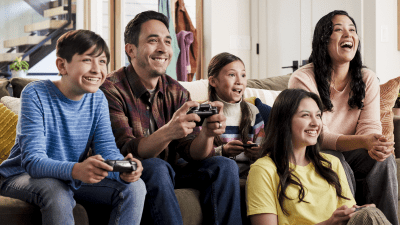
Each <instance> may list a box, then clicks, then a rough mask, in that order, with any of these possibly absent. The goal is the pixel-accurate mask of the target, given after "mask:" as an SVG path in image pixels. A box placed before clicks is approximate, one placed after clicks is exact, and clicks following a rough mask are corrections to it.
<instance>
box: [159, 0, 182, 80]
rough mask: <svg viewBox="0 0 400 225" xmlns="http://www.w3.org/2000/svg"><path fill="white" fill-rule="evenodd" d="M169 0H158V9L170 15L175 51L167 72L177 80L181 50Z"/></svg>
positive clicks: (170, 27)
mask: <svg viewBox="0 0 400 225" xmlns="http://www.w3.org/2000/svg"><path fill="white" fill-rule="evenodd" d="M169 2H170V0H159V1H158V11H159V12H160V13H162V14H164V15H165V16H167V17H168V20H169V33H170V35H171V38H172V43H171V44H172V50H173V51H174V55H173V56H172V59H171V62H170V63H169V66H168V67H167V71H166V72H165V73H166V74H167V75H169V76H170V77H172V78H174V79H175V80H176V79H177V76H176V64H177V62H178V56H179V53H180V50H179V46H178V41H177V39H176V33H175V26H174V22H173V20H172V18H171V6H170V3H169Z"/></svg>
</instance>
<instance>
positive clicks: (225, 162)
mask: <svg viewBox="0 0 400 225" xmlns="http://www.w3.org/2000/svg"><path fill="white" fill-rule="evenodd" d="M210 159H211V160H213V163H214V164H215V165H217V168H218V170H219V171H220V173H222V174H224V175H226V176H239V167H238V165H237V164H236V162H235V161H234V160H232V159H229V158H226V157H223V156H215V157H212V158H210Z"/></svg>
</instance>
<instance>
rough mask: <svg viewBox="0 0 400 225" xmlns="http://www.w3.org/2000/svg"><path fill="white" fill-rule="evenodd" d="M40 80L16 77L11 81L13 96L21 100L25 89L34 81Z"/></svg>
mask: <svg viewBox="0 0 400 225" xmlns="http://www.w3.org/2000/svg"><path fill="white" fill-rule="evenodd" d="M37 80H40V79H30V78H22V77H14V78H12V79H11V80H10V82H11V86H12V89H13V96H14V97H17V98H19V97H20V96H21V92H22V90H23V89H24V87H25V86H26V85H27V84H29V83H30V82H32V81H37Z"/></svg>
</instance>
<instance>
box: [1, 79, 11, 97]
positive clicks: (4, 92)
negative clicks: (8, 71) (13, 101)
mask: <svg viewBox="0 0 400 225" xmlns="http://www.w3.org/2000/svg"><path fill="white" fill-rule="evenodd" d="M9 84H10V81H9V80H8V79H5V78H1V79H0V98H2V97H3V96H10V93H9V92H8V89H7V88H8V85H9Z"/></svg>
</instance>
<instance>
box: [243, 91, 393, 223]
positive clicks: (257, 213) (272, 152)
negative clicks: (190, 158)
mask: <svg viewBox="0 0 400 225" xmlns="http://www.w3.org/2000/svg"><path fill="white" fill-rule="evenodd" d="M322 111H323V105H322V103H321V100H320V99H319V97H318V96H317V95H316V94H314V93H312V92H307V91H304V90H301V89H287V90H284V91H283V92H282V93H281V94H280V95H279V96H278V97H277V99H276V100H275V102H274V105H273V107H272V110H271V114H270V118H269V120H268V125H267V127H266V132H265V133H266V139H265V140H264V142H263V144H262V149H263V153H262V158H260V159H259V160H257V161H256V162H255V163H254V164H253V165H251V168H250V172H249V176H248V179H247V186H246V196H247V214H248V215H249V216H250V220H251V222H252V224H253V225H260V224H268V225H270V224H273V225H277V224H347V222H348V221H349V220H350V218H352V217H353V216H354V215H358V214H356V211H357V209H359V208H360V209H361V208H362V207H360V206H357V205H356V202H355V200H354V198H353V196H352V194H351V191H350V188H349V185H348V183H347V179H346V175H345V173H344V169H343V167H342V165H341V163H340V161H339V159H338V158H336V157H334V156H330V155H327V154H323V153H320V152H319V150H320V149H319V144H320V142H321V137H320V133H321V131H322V120H321V117H322ZM364 206H366V207H370V208H368V210H366V209H363V210H362V211H361V212H363V211H366V212H368V211H371V210H372V211H373V213H372V214H374V215H375V214H376V215H379V216H378V217H379V218H378V219H380V220H381V221H379V224H388V223H389V222H388V221H387V219H386V218H385V216H384V215H383V214H382V212H380V211H379V209H377V208H375V205H374V204H369V205H364ZM364 214H365V215H367V216H369V215H371V213H364ZM360 215H361V213H360ZM354 219H355V218H354ZM354 219H352V220H354ZM361 220H362V219H361ZM382 221H383V222H382ZM360 222H361V223H360V224H363V221H360ZM386 222H387V223H386ZM389 224H390V223H389Z"/></svg>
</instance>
